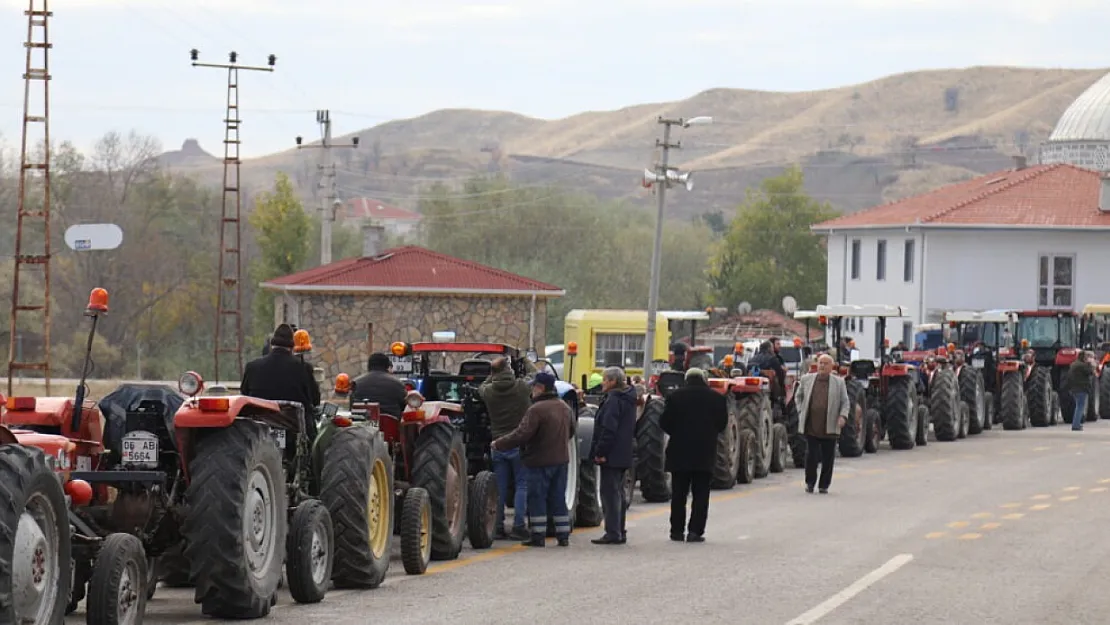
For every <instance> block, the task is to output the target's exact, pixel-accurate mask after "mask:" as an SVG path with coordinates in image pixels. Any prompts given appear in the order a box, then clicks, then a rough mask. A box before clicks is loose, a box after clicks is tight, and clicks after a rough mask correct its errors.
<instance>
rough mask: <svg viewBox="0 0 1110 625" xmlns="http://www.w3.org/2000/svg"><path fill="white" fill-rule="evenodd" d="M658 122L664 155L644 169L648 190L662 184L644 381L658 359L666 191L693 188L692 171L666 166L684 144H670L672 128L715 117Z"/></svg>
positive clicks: (709, 121) (704, 122) (702, 123)
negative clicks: (657, 322) (680, 186)
mask: <svg viewBox="0 0 1110 625" xmlns="http://www.w3.org/2000/svg"><path fill="white" fill-rule="evenodd" d="M658 122H659V123H660V124H662V125H663V139H662V140H661V141H660V140H658V139H657V140H656V141H655V145H656V147H659V148H662V149H663V154H662V157H661V158H660V162H659V165H657V166H656V168H655V171H652V170H650V169H645V170H644V182H643V185H644V186H645V187H648V188H651V187H652V186H653V185H655V184H656V183H658V185H659V188H658V191H657V192H658V200H659V206H658V209H657V211H656V214H655V247H654V248H653V249H652V252H651V287H650V289H649V291H648V318H647V332H646V333H645V334H644V376H645V378H650V376H651V374H652V370H651V362H652V360H654V359H655V354H654V353H653V351H654V349H653V348H654V347H655V318H656V317H657V316H658V314H659V273H660V265H661V264H662V256H663V208H664V206H665V202H666V195H667V193H666V192H667V188H668V187H670V186H671V185H672V184H674V183H676V182H679V183H682V184H683V185H684V186H685V187H686V190H687V191H691V190H693V188H694V183H693V181H692V180H691V179H690V172H686V173H684V174H680V173H679V172H678V169H677V168H675V167H670V166H669V165H668V163H667V159H668V157H669V156H670V151H671V149H672V148H673V149H676V150H680V149H682V142H681V141H679V142H677V143H671V127H672V126H681V127H683V128H689V127H690V126H706V125H709V124H712V123H713V118H712V117H706V116H699V117H691V118H689V119H682V118H679V119H667V118H664V117H659V119H658Z"/></svg>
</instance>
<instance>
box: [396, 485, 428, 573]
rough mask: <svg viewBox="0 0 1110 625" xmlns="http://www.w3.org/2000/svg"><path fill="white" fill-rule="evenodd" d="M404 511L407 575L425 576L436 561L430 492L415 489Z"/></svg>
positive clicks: (401, 529) (403, 548)
mask: <svg viewBox="0 0 1110 625" xmlns="http://www.w3.org/2000/svg"><path fill="white" fill-rule="evenodd" d="M400 508H401V517H400V518H399V519H398V520H397V529H398V534H400V537H401V563H402V564H403V565H404V567H405V573H406V574H408V575H423V574H424V571H427V570H428V563H429V562H431V560H432V540H431V535H432V499H431V497H429V496H428V491H426V490H424V489H423V488H419V487H415V486H414V487H412V488H410V489H408V490H406V491H405V495H404V497H403V498H402V499H401V506H400Z"/></svg>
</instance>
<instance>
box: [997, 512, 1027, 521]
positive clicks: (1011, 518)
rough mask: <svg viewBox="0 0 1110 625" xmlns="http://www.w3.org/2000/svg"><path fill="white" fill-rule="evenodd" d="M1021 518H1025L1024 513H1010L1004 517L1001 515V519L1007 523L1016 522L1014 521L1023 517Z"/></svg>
mask: <svg viewBox="0 0 1110 625" xmlns="http://www.w3.org/2000/svg"><path fill="white" fill-rule="evenodd" d="M1023 516H1025V514H1024V513H1021V512H1011V513H1010V514H1004V515H1002V518H1003V519H1006V520H1007V521H1016V520H1018V519H1020V518H1021V517H1023Z"/></svg>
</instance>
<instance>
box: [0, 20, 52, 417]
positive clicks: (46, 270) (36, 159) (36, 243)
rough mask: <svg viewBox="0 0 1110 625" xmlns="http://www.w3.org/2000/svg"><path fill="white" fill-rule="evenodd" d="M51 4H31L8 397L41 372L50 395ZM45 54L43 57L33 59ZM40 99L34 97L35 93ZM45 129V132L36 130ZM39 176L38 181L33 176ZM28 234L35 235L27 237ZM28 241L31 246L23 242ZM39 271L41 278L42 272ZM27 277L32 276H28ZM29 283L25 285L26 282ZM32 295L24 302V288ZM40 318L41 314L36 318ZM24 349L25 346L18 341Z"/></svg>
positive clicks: (28, 28) (24, 74)
mask: <svg viewBox="0 0 1110 625" xmlns="http://www.w3.org/2000/svg"><path fill="white" fill-rule="evenodd" d="M47 3H48V0H28V3H27V10H26V11H24V12H23V14H24V15H26V16H27V40H26V41H25V42H24V43H23V47H24V48H25V49H26V50H27V61H26V66H25V69H24V72H23V138H22V142H21V146H20V155H19V163H20V165H19V203H18V207H17V209H16V216H17V217H16V229H15V272H14V273H13V275H12V306H11V325H10V337H9V341H10V342H9V345H8V348H9V351H8V395H11V394H12V376H13V374H14V372H15V371H26V370H33V371H42V374H43V378H44V382H45V385H46V389H45V392H46V394H47V395H50V50H51V48H53V47H54V44H52V43H50V30H49V26H48V22H49V20H50V17H51V16H52V15H54V13H53V12H52V11H50V10H49V7H48V6H47ZM36 50H42V55H41V57H40V56H39V55H38V54H36V53H35V51H36ZM38 89H41V91H38V92H37V93H33V92H34V91H37V90H38ZM36 128H41V130H37V131H36V130H35V129H36ZM35 140H39V141H42V154H41V156H39V155H35V154H32V153H31V152H30V150H33V149H34V148H35V146H34V145H30V146H28V144H29V143H32V142H33V141H35ZM35 172H38V175H36V174H35ZM28 230H30V231H31V232H28ZM25 236H26V237H27V239H30V240H27V239H25V238H24V237H25ZM37 270H41V274H40V273H39V271H37ZM24 272H29V274H28V275H24ZM36 275H41V281H42V282H41V286H42V295H41V297H36V296H35V295H36V293H35V292H36V290H37V289H36V286H38V285H36V284H35V283H34V281H33V280H34V278H35V277H36ZM28 278H29V279H31V280H32V282H31V283H30V284H27V283H25V282H24V279H28ZM21 285H22V286H23V287H24V288H25V289H26V290H29V291H30V294H29V295H28V296H27V298H26V299H24V297H23V296H24V295H25V294H24V293H21V292H20V286H21ZM20 313H29V316H31V317H33V318H34V319H32V320H31V322H32V323H34V324H35V325H38V324H41V327H42V358H41V359H40V360H36V361H24V360H23V349H22V345H17V337H18V332H19V326H20V320H21V316H20ZM36 313H37V314H36ZM20 343H21V341H20Z"/></svg>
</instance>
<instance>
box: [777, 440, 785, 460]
mask: <svg viewBox="0 0 1110 625" xmlns="http://www.w3.org/2000/svg"><path fill="white" fill-rule="evenodd" d="M778 448H779V461H780V462H785V458H786V455H787V449H786V439H785V438H780V439H779V444H778Z"/></svg>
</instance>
